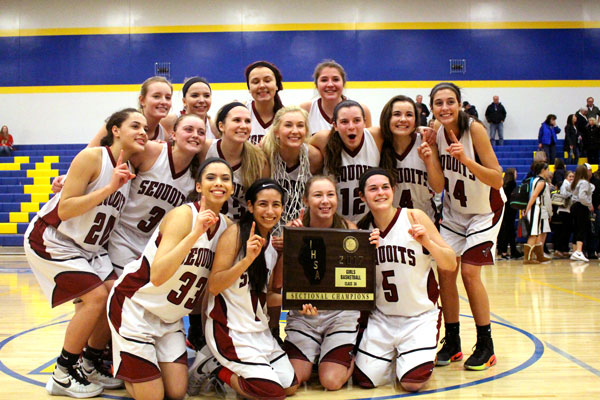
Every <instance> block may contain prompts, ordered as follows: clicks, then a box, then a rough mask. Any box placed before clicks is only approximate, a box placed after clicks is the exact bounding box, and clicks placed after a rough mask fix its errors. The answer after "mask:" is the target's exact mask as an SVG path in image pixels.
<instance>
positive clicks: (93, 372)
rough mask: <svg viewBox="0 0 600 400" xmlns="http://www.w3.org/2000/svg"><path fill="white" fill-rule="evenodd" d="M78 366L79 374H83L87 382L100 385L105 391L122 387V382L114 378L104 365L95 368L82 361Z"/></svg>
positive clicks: (86, 361)
mask: <svg viewBox="0 0 600 400" xmlns="http://www.w3.org/2000/svg"><path fill="white" fill-rule="evenodd" d="M80 365H81V372H83V374H84V375H85V377H86V378H87V380H88V381H90V382H92V383H96V384H98V385H101V386H102V387H104V388H105V389H119V388H121V387H123V381H122V380H121V379H117V378H114V377H113V376H112V374H111V373H110V371H108V370H107V369H106V368H105V367H104V365H100V367H96V366H94V365H93V364H92V363H91V362H89V361H88V360H86V359H83V361H81V362H80Z"/></svg>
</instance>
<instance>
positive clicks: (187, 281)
mask: <svg viewBox="0 0 600 400" xmlns="http://www.w3.org/2000/svg"><path fill="white" fill-rule="evenodd" d="M179 280H180V281H181V282H183V284H182V285H181V286H180V287H179V289H177V290H171V291H170V292H169V294H168V295H167V300H169V302H170V303H173V304H175V305H176V306H178V305H180V304H181V302H182V301H183V299H185V297H186V296H187V294H188V292H189V291H190V289H192V287H194V286H195V287H196V288H197V289H198V290H197V291H196V295H195V296H194V297H193V298H189V299H188V301H186V302H185V304H184V307H185V308H187V309H188V310H193V309H194V305H195V304H196V301H197V300H198V296H199V295H200V294H201V293H202V292H203V291H204V287H205V286H206V281H207V279H206V278H204V277H202V278H200V279H198V281H196V274H193V273H191V272H189V271H188V272H186V273H184V274H183V275H181V278H179ZM194 282H195V283H196V285H194Z"/></svg>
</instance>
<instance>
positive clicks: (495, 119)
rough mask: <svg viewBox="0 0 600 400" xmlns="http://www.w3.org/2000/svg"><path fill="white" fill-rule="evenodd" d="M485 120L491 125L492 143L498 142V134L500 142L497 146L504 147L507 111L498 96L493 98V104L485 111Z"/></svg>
mask: <svg viewBox="0 0 600 400" xmlns="http://www.w3.org/2000/svg"><path fill="white" fill-rule="evenodd" d="M485 119H486V120H487V122H488V123H489V124H490V142H492V144H493V143H494V140H496V133H497V134H498V141H497V142H496V144H499V145H500V146H502V145H503V144H504V120H505V119H506V109H505V108H504V106H503V105H502V103H500V98H499V97H498V96H494V97H493V101H492V104H490V105H489V106H488V108H487V109H486V110H485Z"/></svg>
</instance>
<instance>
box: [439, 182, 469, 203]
mask: <svg viewBox="0 0 600 400" xmlns="http://www.w3.org/2000/svg"><path fill="white" fill-rule="evenodd" d="M444 180H445V183H446V184H445V185H444V188H445V189H446V193H450V183H449V182H448V178H444ZM452 198H453V199H455V200H458V201H459V202H460V206H461V207H466V206H467V194H466V193H465V182H464V181H463V180H461V179H459V180H457V181H456V183H455V184H454V190H453V191H452Z"/></svg>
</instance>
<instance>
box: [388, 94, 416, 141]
mask: <svg viewBox="0 0 600 400" xmlns="http://www.w3.org/2000/svg"><path fill="white" fill-rule="evenodd" d="M415 122H416V112H415V108H414V107H413V105H412V104H411V103H409V102H407V101H397V102H395V103H394V104H393V105H392V115H391V117H390V131H391V132H392V133H393V134H394V135H399V136H408V135H410V134H412V133H413V132H414V131H415Z"/></svg>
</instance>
